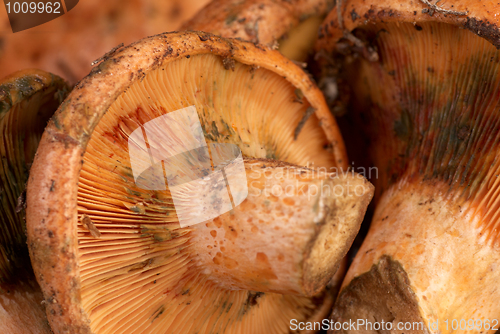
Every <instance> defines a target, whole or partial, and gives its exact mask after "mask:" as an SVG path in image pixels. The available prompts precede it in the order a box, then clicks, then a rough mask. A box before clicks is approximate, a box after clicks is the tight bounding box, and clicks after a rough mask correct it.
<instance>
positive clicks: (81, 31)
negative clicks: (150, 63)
mask: <svg viewBox="0 0 500 334" xmlns="http://www.w3.org/2000/svg"><path fill="white" fill-rule="evenodd" d="M208 2H209V1H208V0H80V1H79V3H78V4H77V5H76V6H75V7H74V8H73V9H72V10H71V11H69V12H68V13H67V14H65V15H63V16H61V17H58V18H56V19H54V20H52V21H50V22H47V23H44V24H42V25H40V26H37V27H34V28H30V29H27V30H23V31H20V32H17V33H13V32H12V29H11V27H10V24H9V19H8V16H7V10H6V7H5V6H1V7H2V8H0V20H1V21H0V77H4V76H6V75H8V74H10V73H12V72H14V71H17V70H21V69H26V68H39V69H42V70H45V71H49V72H52V73H54V74H57V75H59V76H61V77H63V78H64V79H66V80H67V81H68V82H69V83H70V84H75V83H76V82H78V81H79V80H80V79H81V78H83V77H84V76H85V75H87V74H88V73H89V72H90V69H91V67H92V66H91V63H92V61H94V60H96V59H98V58H99V57H101V56H102V55H104V54H105V53H106V52H108V51H110V50H111V49H113V48H114V47H116V46H117V45H119V44H120V43H124V44H125V45H127V44H130V43H132V42H134V41H137V40H139V39H141V38H143V37H146V36H151V35H155V34H159V33H162V32H166V31H173V30H176V29H177V28H178V27H179V26H180V25H181V24H182V23H183V22H184V21H185V20H187V19H189V18H191V17H192V16H193V15H194V14H195V13H196V12H197V11H198V10H200V9H201V8H202V7H203V6H204V5H206V4H207V3H208Z"/></svg>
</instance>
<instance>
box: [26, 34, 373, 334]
mask: <svg viewBox="0 0 500 334" xmlns="http://www.w3.org/2000/svg"><path fill="white" fill-rule="evenodd" d="M186 129H190V131H189V132H188V133H186ZM297 129H298V130H297ZM165 133H167V134H170V135H169V136H168V137H169V138H174V139H175V140H174V142H175V145H173V144H172V142H170V141H167V140H165V138H164V137H163V136H164V134H165ZM189 133H191V134H189ZM193 142H195V144H193V145H194V146H190V145H191V144H192V143H193ZM221 145H222V146H221ZM224 145H226V146H224ZM224 147H231V148H232V149H231V150H229V151H227V150H226V151H224V149H223V148H224ZM221 150H222V151H221ZM132 152H136V153H137V152H138V153H137V155H134V154H135V153H134V154H132ZM141 152H143V153H141ZM176 152H177V153H176ZM182 152H188V154H184V153H182ZM146 153H147V154H146ZM174 153H175V154H174ZM181 153H182V154H181ZM231 154H233V158H234V157H236V158H234V159H233V158H232V159H233V160H231V161H230V162H227V156H228V155H231ZM209 156H210V158H209ZM136 157H138V158H137V159H136ZM248 157H253V158H257V159H258V161H257V162H256V166H261V167H262V166H264V167H265V168H264V171H267V169H266V167H269V168H270V169H269V171H268V174H269V175H271V176H273V175H274V176H275V177H272V178H271V180H270V181H269V182H270V184H271V185H278V186H280V185H281V186H282V185H283V184H284V183H286V182H288V183H290V184H291V185H292V186H293V187H295V188H292V190H291V192H290V195H289V196H288V197H290V198H289V200H288V201H287V200H286V198H283V199H279V200H278V201H276V196H274V197H273V196H271V195H272V194H271V195H270V194H269V193H267V192H266V184H267V183H266V182H267V181H266V180H267V179H266V178H265V176H264V175H267V174H262V175H260V177H261V178H262V179H263V181H265V182H260V181H259V180H257V179H256V181H257V183H256V184H254V185H253V186H251V185H250V181H251V180H250V175H251V173H253V172H255V171H254V169H255V168H250V167H247V166H246V165H245V166H246V167H245V170H244V171H243V173H242V170H241V169H238V168H239V167H238V166H240V167H241V166H242V165H243V163H244V161H246V162H248V160H247V159H248ZM266 158H267V159H271V160H269V161H268V162H266V160H262V159H266ZM150 159H151V160H150ZM169 159H173V160H169ZM238 159H239V160H238ZM160 160H161V161H162V162H161V163H160ZM277 160H286V161H289V162H292V163H295V164H296V165H299V166H304V165H307V164H308V163H310V164H314V165H315V166H318V167H323V168H325V171H326V172H325V173H323V174H322V175H321V176H315V177H306V176H307V175H311V173H313V172H312V171H310V170H308V169H304V170H303V171H301V170H300V168H299V167H293V168H292V169H293V170H298V172H296V173H289V174H285V175H283V171H281V172H280V168H281V167H280V166H279V164H280V163H279V162H277ZM134 161H135V162H134ZM172 161H175V163H172ZM235 161H241V164H240V165H238V164H235ZM136 162H137V164H136ZM345 163H346V159H345V151H344V148H343V142H342V139H341V137H340V136H339V133H338V130H337V127H336V124H335V121H334V119H333V118H332V116H331V114H330V113H329V111H328V108H327V107H326V105H325V102H324V98H323V96H322V94H321V92H320V91H319V90H318V89H317V87H316V86H315V85H314V83H313V82H312V81H311V80H310V78H309V77H308V76H307V75H306V74H305V73H304V72H303V71H302V70H301V69H300V68H298V67H297V66H296V65H294V64H293V62H291V61H289V60H287V59H286V58H284V57H283V56H281V55H280V54H279V53H278V52H276V51H272V50H270V49H268V48H266V47H263V46H260V45H253V44H251V43H246V42H241V41H237V40H229V39H223V38H220V37H215V36H213V35H210V34H206V33H196V32H183V33H171V34H162V35H158V36H154V37H150V38H147V39H145V40H142V41H139V42H138V43H135V44H132V45H131V46H129V47H126V48H123V49H120V50H117V51H116V52H115V53H113V54H110V55H108V56H107V57H106V58H105V59H104V60H103V62H102V63H100V64H99V65H98V66H96V67H95V68H94V69H93V71H92V72H91V74H90V75H89V76H88V77H86V78H85V79H84V80H82V82H80V83H79V84H78V85H77V86H76V87H75V89H74V90H73V92H72V93H71V95H70V96H69V97H68V98H67V100H66V101H65V102H64V103H63V105H62V106H61V108H60V109H59V111H58V112H57V115H55V116H54V118H53V119H52V121H51V123H50V124H49V126H48V127H47V129H46V131H45V134H44V136H43V139H42V144H41V145H40V148H39V150H38V155H37V160H36V161H35V163H34V165H33V172H32V174H31V175H30V182H29V186H28V197H27V201H28V217H27V225H28V238H29V247H30V252H31V255H32V259H33V266H34V268H35V272H36V275H37V279H38V280H39V282H40V284H41V285H42V288H43V291H44V293H45V297H46V299H47V300H49V301H50V303H48V316H49V320H50V322H51V326H52V328H53V329H54V331H55V332H65V331H71V332H72V333H75V332H77V333H88V332H91V331H92V332H95V333H108V332H109V333H117V332H131V331H147V332H151V333H155V332H165V331H169V332H177V331H179V332H183V333H184V332H193V333H194V332H209V331H210V330H221V331H226V332H237V333H245V332H247V333H257V332H262V331H264V328H266V329H265V330H266V331H267V332H269V328H271V327H269V326H271V325H270V324H271V322H272V323H273V325H272V328H271V329H270V330H272V331H275V332H281V331H284V330H288V326H289V320H290V319H291V318H297V319H299V318H300V319H308V318H319V317H322V316H323V315H324V312H327V310H328V307H329V305H331V303H332V301H333V297H332V296H331V294H330V293H329V292H328V291H327V290H325V285H326V283H327V282H328V280H329V279H330V278H331V276H333V274H334V273H335V270H336V269H337V265H338V262H339V261H340V259H341V258H342V257H343V255H345V252H346V251H347V248H348V247H349V245H350V243H351V242H352V239H353V238H354V235H355V234H356V233H357V230H358V229H359V224H360V223H361V220H362V216H363V214H364V210H366V206H367V204H368V202H369V200H370V198H371V194H372V192H373V189H372V187H371V185H369V184H368V183H366V180H364V179H362V178H360V177H358V176H355V175H349V176H342V177H340V176H341V175H343V174H342V173H341V170H340V168H341V167H344V166H345ZM135 164H136V165H135ZM259 164H260V165H259ZM276 164H278V166H276ZM266 165H267V166H266ZM134 166H143V167H144V168H143V167H140V171H139V172H138V173H136V169H135V167H134ZM147 166H150V167H147ZM155 166H156V167H155ZM178 166H184V167H186V168H185V169H183V171H184V173H178V174H175V173H174V172H175V170H174V169H175V168H177V167H178ZM188 166H189V167H188ZM200 166H201V167H200ZM203 166H205V167H203ZM221 166H222V167H221ZM155 168H157V169H155ZM173 168H174V169H173ZM332 168H337V169H336V170H337V171H338V172H339V173H331V171H332ZM210 170H211V172H209V173H208V174H205V173H206V172H207V171H210ZM257 170H261V169H259V168H257ZM143 171H145V172H144V173H143ZM155 171H158V173H159V174H155V173H156V172H155ZM219 172H220V173H219ZM278 172H280V173H281V174H278ZM148 173H149V174H148ZM302 174H303V175H304V180H301V179H300V175H302ZM148 175H149V176H148ZM211 175H216V176H214V177H215V179H211V178H210V177H212V176H211ZM217 175H219V176H217ZM235 175H239V177H241V176H242V175H243V177H244V178H246V180H247V181H248V183H247V187H248V193H247V194H246V195H245V196H246V197H245V196H243V197H240V194H243V193H244V191H243V190H242V189H241V187H242V186H244V185H245V184H244V183H242V182H241V181H239V180H237V181H236V183H233V181H231V180H233V178H232V177H233V176H235ZM276 175H281V176H276ZM196 177H201V178H200V179H197V178H196ZM217 177H220V178H221V179H222V178H223V179H225V180H226V182H227V184H228V187H229V188H227V189H230V190H229V192H230V193H231V196H230V197H231V198H230V199H228V201H226V202H224V201H221V200H220V199H221V198H219V197H217V196H212V194H214V193H215V192H216V193H217V194H219V193H220V194H222V192H224V191H227V190H226V188H225V186H224V185H223V184H222V185H221V183H219V182H215V181H217V180H219V179H217ZM165 178H166V179H167V180H168V187H166V185H167V183H165ZM335 178H338V179H339V180H336V179H335ZM330 179H333V180H330ZM141 180H142V181H141ZM189 180H191V181H192V182H191V181H189ZM214 180H215V181H214ZM295 181H296V182H295ZM141 182H142V183H141ZM193 182H195V183H193ZM297 182H298V183H297ZM349 182H350V183H349ZM295 183H297V184H298V185H299V187H298V188H297V186H296V185H295ZM193 184H195V185H196V187H198V188H196V187H194V186H193ZM322 184H326V185H327V186H329V187H330V188H332V189H333V187H335V186H336V185H339V188H336V189H337V191H338V190H340V191H341V190H342V189H345V191H346V192H345V193H337V194H333V193H331V192H330V193H329V194H324V193H315V194H311V193H309V192H307V191H306V190H307V189H308V188H309V187H310V186H311V185H315V186H316V188H317V189H318V188H320V187H319V186H320V185H322ZM349 184H350V185H351V186H354V187H356V186H358V188H356V189H358V192H356V190H355V189H354V188H352V189H350V191H351V192H350V193H348V192H347V191H348V189H347V188H348V186H349ZM212 185H213V187H212ZM220 185H221V186H220ZM235 186H236V188H235ZM161 187H163V188H161ZM342 187H344V188H342ZM245 188H246V187H245ZM197 189H198V190H197ZM199 189H205V190H199ZM207 189H208V190H207ZM259 189H260V190H263V191H260V190H259ZM267 191H269V189H267ZM188 195H189V196H188ZM245 198H246V199H245ZM295 200H296V201H297V202H298V203H295V202H294V201H295ZM229 202H231V203H229ZM200 203H201V204H200ZM239 203H241V204H239ZM226 204H228V205H229V206H228V207H229V209H228V210H226V211H223V210H222V209H221V208H222V207H223V206H224V205H226ZM231 204H232V205H233V207H232V209H231ZM285 206H289V208H288V207H285ZM274 207H275V209H273V211H272V213H273V215H271V214H270V213H271V211H270V208H274ZM54 208H57V210H54ZM294 209H296V210H294ZM336 209H338V210H336ZM210 210H214V211H216V213H218V214H219V216H218V217H217V216H215V217H213V216H211V217H210V219H209V220H208V222H201V223H199V222H198V223H197V224H196V223H192V222H190V221H189V219H188V220H186V221H187V223H185V222H186V221H183V218H185V217H188V218H190V219H194V218H196V217H197V216H200V214H199V213H203V215H205V214H208V212H211V211H210ZM221 210H222V211H221ZM245 211H248V212H245ZM301 211H302V213H300V212H301ZM347 211H348V212H347ZM251 212H253V213H254V215H253V217H254V218H256V220H255V222H254V224H256V226H255V227H256V228H257V229H259V226H261V227H262V230H267V231H269V232H268V234H267V235H266V236H265V238H264V237H261V236H259V234H258V232H257V231H255V230H252V225H251V223H252V222H251V221H248V219H249V218H251V217H252V215H251V214H250V215H249V213H251ZM280 212H281V215H280ZM344 212H345V213H348V214H344ZM284 213H286V214H284ZM274 214H275V215H276V216H274ZM249 216H250V217H249ZM235 217H239V218H235ZM241 217H245V219H246V220H247V221H243V219H242V218H241ZM301 217H302V221H300V218H301ZM257 218H259V219H257ZM218 219H219V220H218ZM287 222H289V226H288V227H287V228H290V229H291V230H294V231H296V232H297V233H288V234H286V236H284V237H283V238H282V239H280V238H278V236H279V235H280V233H281V232H279V228H280V227H281V228H283V227H285V226H287ZM295 222H297V223H298V222H301V223H302V225H298V224H295ZM183 224H185V225H183ZM212 224H213V225H212ZM259 224H261V225H259ZM280 224H281V226H280ZM237 227H241V229H238V228H237ZM245 229H248V231H249V232H250V234H244V233H242V230H243V231H244V230H245ZM336 229H339V230H340V232H339V233H337V234H335V233H333V234H330V233H328V231H335V230H336ZM342 232H345V233H342ZM217 235H218V236H219V237H221V236H222V237H223V239H215V238H216V236H217ZM273 236H274V237H276V239H275V240H278V241H280V242H281V244H280V243H277V242H276V243H264V244H262V243H261V244H260V245H259V246H258V247H253V246H257V243H259V242H260V241H259V239H263V240H272V237H273ZM197 238H198V239H199V240H200V241H195V239H197ZM209 240H211V241H212V242H213V244H212V243H211V242H209ZM316 240H320V241H322V242H321V243H319V242H316ZM334 240H336V241H338V244H336V243H334V242H333V241H334ZM330 242H331V243H332V247H330V246H327V245H328V244H329V243H330ZM203 243H206V244H203ZM202 245H203V247H202ZM234 245H237V246H238V247H237V248H238V250H236V249H235V251H234V252H232V253H230V254H229V255H228V254H227V253H225V252H224V250H223V248H226V249H229V248H230V247H233V248H234V247H236V246H234ZM290 245H297V248H298V249H294V248H293V247H292V248H291V250H290V252H289V253H290V254H288V253H287V254H281V256H280V254H278V251H277V250H278V248H279V247H281V246H283V247H284V246H287V247H289V246H290ZM333 245H335V246H333ZM320 246H321V247H320ZM214 247H216V248H217V249H218V250H213V251H212V249H214ZM259 247H260V248H259ZM330 248H331V249H330ZM196 249H198V250H197V251H195V250H196ZM283 249H285V248H283ZM267 251H269V252H267ZM231 254H233V255H234V254H240V255H238V257H237V258H231ZM271 254H272V255H271ZM330 254H334V255H333V256H330ZM243 256H246V258H244V257H243ZM325 258H327V259H330V260H331V261H328V263H323V262H321V261H322V260H321V259H325ZM308 259H314V260H312V261H309V260H308ZM239 260H240V261H241V262H242V264H245V267H247V268H246V269H247V270H231V268H235V266H237V265H238V264H237V263H235V262H238V261H239ZM279 263H281V264H279ZM217 266H219V268H220V269H218V268H217ZM244 269H245V268H244ZM218 270H219V271H221V272H225V273H226V275H224V274H221V273H219V272H218ZM287 273H289V274H291V275H290V279H289V280H288V281H287V280H286V277H287V276H286V275H285V274H287ZM221 278H227V279H230V280H227V281H223V280H222V279H221ZM277 279H282V280H285V282H286V283H288V285H287V286H284V285H283V284H278V283H276V280H277ZM259 290H260V291H265V294H262V293H261V292H258V293H257V292H256V291H259ZM284 293H286V294H284ZM311 295H315V296H314V297H311ZM124 300H126V301H127V303H126V304H124V302H123V301H124ZM256 305H258V307H254V306H256ZM256 319H259V320H258V323H257V324H256ZM259 326H263V327H259Z"/></svg>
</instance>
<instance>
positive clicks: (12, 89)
mask: <svg viewBox="0 0 500 334" xmlns="http://www.w3.org/2000/svg"><path fill="white" fill-rule="evenodd" d="M69 90H70V88H69V87H68V86H67V84H66V83H65V82H64V80H62V79H61V78H59V77H57V76H55V75H53V74H50V73H47V72H44V71H40V70H24V71H19V72H15V73H13V74H11V75H9V76H8V77H6V78H3V79H2V80H0V133H1V134H2V140H1V141H0V157H1V159H0V208H1V214H0V318H2V321H1V322H0V331H1V332H3V333H13V334H16V333H26V332H27V331H29V332H30V333H49V332H50V329H49V326H48V323H47V319H46V317H45V312H44V307H43V305H42V304H41V302H42V300H43V296H42V292H41V291H40V288H39V287H38V284H37V283H36V281H35V278H34V276H33V272H32V269H31V265H30V261H29V257H28V249H27V247H26V236H25V233H24V231H25V226H24V205H25V198H26V196H25V195H26V194H25V192H24V188H25V185H26V181H27V180H28V173H29V170H30V167H31V163H32V162H33V158H34V156H35V151H36V148H37V146H38V142H39V140H40V138H41V136H42V132H43V129H44V126H45V125H46V124H47V122H48V120H49V118H50V117H51V116H52V114H53V113H54V111H55V110H56V109H57V106H58V105H59V104H60V103H61V102H62V100H63V99H64V98H65V97H66V95H67V93H68V91H69Z"/></svg>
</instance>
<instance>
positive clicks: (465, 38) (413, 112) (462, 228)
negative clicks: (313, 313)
mask: <svg viewBox="0 0 500 334" xmlns="http://www.w3.org/2000/svg"><path fill="white" fill-rule="evenodd" d="M484 6H486V5H485V4H483V3H479V2H478V3H468V2H466V1H458V2H454V3H453V5H450V3H446V2H444V1H443V2H439V7H438V6H437V5H434V4H431V5H430V6H427V5H425V4H422V3H419V2H407V3H404V4H401V5H400V4H398V5H397V6H396V5H395V4H392V3H390V2H389V1H383V2H380V3H379V2H377V3H375V2H373V1H368V2H363V3H362V4H361V2H360V1H347V2H345V3H344V7H343V8H342V13H343V17H344V22H345V27H344V28H345V29H347V30H348V31H353V34H354V35H355V36H357V37H358V38H359V39H360V40H361V41H363V42H364V43H365V47H371V48H372V49H373V50H376V51H377V52H378V58H379V60H378V61H369V60H366V58H365V57H363V56H362V55H360V53H362V52H360V49H359V48H358V49H357V50H354V51H353V49H355V48H354V47H353V48H351V50H346V48H345V42H344V41H342V40H341V37H342V36H345V33H344V32H343V29H340V28H339V24H338V21H337V19H336V17H337V12H336V11H335V13H331V14H330V15H329V16H330V17H329V19H327V20H326V21H325V22H328V23H325V24H324V26H323V28H322V30H321V33H322V37H321V39H320V42H319V43H318V49H320V50H322V51H321V57H325V55H328V56H333V57H337V56H338V54H339V52H340V51H342V53H343V55H344V61H345V62H344V65H345V68H344V70H343V72H342V74H341V77H342V78H343V80H345V82H346V83H348V84H349V86H350V87H351V92H352V97H351V99H350V105H349V109H350V111H351V113H352V114H351V117H353V119H355V120H356V122H355V124H357V125H358V130H363V132H364V135H365V136H366V137H367V139H368V140H367V142H368V143H369V147H368V152H369V156H370V159H371V161H372V163H373V164H374V165H375V166H377V167H378V169H379V176H380V177H379V178H378V179H376V180H373V182H374V184H375V185H376V187H377V192H376V199H377V201H376V210H375V214H374V217H373V220H372V224H371V226H370V230H369V232H368V235H367V237H366V239H365V240H364V242H363V245H362V247H361V249H360V250H359V252H358V253H357V255H356V258H355V259H354V262H353V263H352V265H351V267H350V268H349V271H348V273H347V276H346V278H345V280H344V283H343V287H342V290H341V293H340V295H339V298H338V300H337V302H336V305H335V308H334V311H333V313H332V318H333V319H334V320H338V319H352V320H355V319H377V321H379V322H380V321H382V320H383V321H386V322H389V323H391V324H392V325H393V332H397V333H399V331H397V330H396V328H397V327H396V326H397V324H398V323H400V322H407V321H409V322H421V323H422V324H423V325H424V327H422V328H420V329H419V330H415V329H413V332H419V333H422V332H431V333H438V332H439V333H452V332H453V333H492V332H495V331H496V329H498V328H495V326H493V324H492V323H491V321H492V320H491V319H496V317H497V316H498V314H499V313H500V304H499V303H498V299H499V297H500V295H499V291H498V289H497V285H498V281H499V279H500V276H499V273H498V270H496V269H495V268H496V267H497V266H498V264H499V263H500V253H499V248H498V247H499V242H498V224H499V222H498V206H499V201H498V189H499V188H498V184H499V183H498V182H499V181H498V174H499V173H498V171H499V163H498V152H499V145H500V136H499V133H500V131H499V130H500V114H499V107H500V100H499V95H498V91H499V88H500V87H499V85H500V65H499V64H500V54H499V51H498V50H497V48H496V47H495V46H497V47H498V41H499V40H500V39H499V37H500V34H499V31H498V22H497V20H496V19H495V18H494V16H492V14H490V13H493V12H495V11H498V7H487V6H486V7H484ZM445 10H448V12H446V11H445ZM490 11H491V12H490ZM352 13H355V15H353V14H352ZM463 28H468V29H463ZM492 43H493V44H494V45H492ZM342 45H343V46H342ZM324 68H325V73H326V72H327V66H326V65H325V67H324ZM330 73H331V72H330ZM454 319H455V320H454ZM461 319H467V321H468V320H469V319H474V321H476V320H477V321H476V322H475V323H474V325H473V326H470V323H467V325H466V326H464V325H463V321H462V323H461V325H460V320H461ZM457 321H458V325H457ZM486 321H488V322H489V325H488V326H487V327H485V323H486ZM436 322H438V323H439V326H438V327H436V325H435V324H436ZM452 322H453V323H452ZM480 325H481V326H480ZM480 327H481V328H480ZM360 330H365V332H366V333H375V332H376V331H375V329H373V328H372V329H371V330H369V329H366V328H361V329H360ZM405 333H406V331H405Z"/></svg>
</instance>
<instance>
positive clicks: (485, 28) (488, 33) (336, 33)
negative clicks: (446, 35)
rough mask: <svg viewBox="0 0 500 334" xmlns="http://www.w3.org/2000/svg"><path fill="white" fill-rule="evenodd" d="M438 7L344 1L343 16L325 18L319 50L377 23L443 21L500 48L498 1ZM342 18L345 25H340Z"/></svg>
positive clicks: (441, 3)
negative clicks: (358, 28) (359, 28)
mask: <svg viewBox="0 0 500 334" xmlns="http://www.w3.org/2000/svg"><path fill="white" fill-rule="evenodd" d="M438 2H439V4H438V5H434V4H430V3H429V4H426V1H425V0H420V1H405V2H403V3H397V4H396V3H395V2H394V1H391V0H382V1H375V0H370V1H361V0H350V1H345V0H344V1H342V8H341V12H340V15H339V12H338V8H335V9H334V10H332V11H331V12H330V13H329V14H328V16H327V18H326V19H325V21H324V23H323V26H322V27H321V29H320V32H319V39H318V42H317V44H316V49H317V50H326V51H328V52H332V51H333V50H334V48H335V43H336V42H337V41H338V40H339V39H341V38H342V37H343V36H344V31H353V30H354V29H356V28H357V27H360V26H366V25H371V24H375V23H382V22H384V23H391V22H400V23H401V22H408V23H413V24H417V23H419V22H441V23H448V24H452V25H456V26H461V27H463V28H466V29H468V30H470V31H471V32H473V33H475V34H477V35H479V36H481V37H483V38H485V39H487V40H488V41H489V42H490V43H492V44H493V45H494V46H495V47H496V48H500V33H499V27H500V18H499V17H498V15H497V14H496V13H498V11H499V10H500V5H499V4H498V3H496V2H494V1H480V2H477V1H467V0H459V1H453V2H452V3H451V2H449V1H444V0H443V1H438ZM339 18H341V21H342V22H341V24H339Z"/></svg>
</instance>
